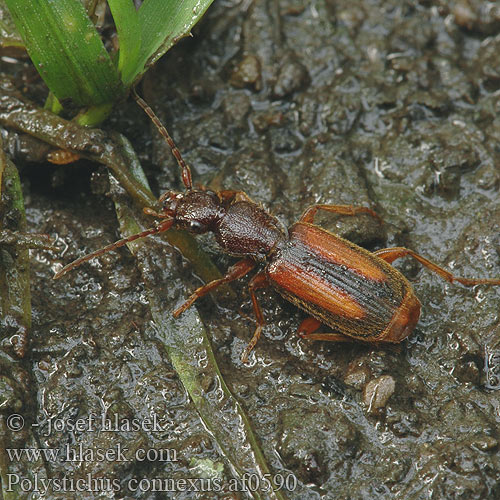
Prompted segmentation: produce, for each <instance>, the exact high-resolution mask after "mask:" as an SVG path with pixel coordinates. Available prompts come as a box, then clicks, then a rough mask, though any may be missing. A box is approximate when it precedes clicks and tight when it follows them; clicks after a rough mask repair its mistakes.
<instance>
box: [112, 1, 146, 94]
mask: <svg viewBox="0 0 500 500" xmlns="http://www.w3.org/2000/svg"><path fill="white" fill-rule="evenodd" d="M108 5H109V8H110V10H111V14H112V15H113V19H114V21H115V26H116V32H117V33H118V39H119V40H120V51H119V53H118V71H119V73H120V76H121V80H122V83H123V84H124V86H125V87H128V86H129V85H130V83H132V80H133V78H134V76H135V74H136V70H137V61H138V58H139V52H140V48H141V29H140V25H139V15H138V13H137V11H136V9H135V6H134V4H133V2H132V0H108Z"/></svg>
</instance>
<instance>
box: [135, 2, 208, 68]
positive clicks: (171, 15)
mask: <svg viewBox="0 0 500 500" xmlns="http://www.w3.org/2000/svg"><path fill="white" fill-rule="evenodd" d="M212 2H213V0H145V1H144V3H143V4H142V5H141V7H140V8H139V12H138V14H139V21H140V26H141V30H142V36H141V40H142V43H141V50H140V53H139V59H138V63H137V71H136V75H135V77H137V76H139V75H141V74H142V73H144V71H145V70H146V69H147V67H148V66H150V65H151V64H153V63H154V62H155V61H157V60H158V59H159V58H160V57H161V56H162V55H163V54H164V53H165V52H166V51H167V50H168V49H170V47H172V45H174V44H175V43H176V42H177V41H179V39H181V38H183V37H185V36H188V35H189V33H190V32H191V28H192V27H193V26H194V25H195V24H196V23H197V22H198V21H199V20H200V18H201V17H202V16H203V14H204V13H205V11H206V10H207V9H208V7H209V6H210V4H211V3H212ZM135 77H134V78H135Z"/></svg>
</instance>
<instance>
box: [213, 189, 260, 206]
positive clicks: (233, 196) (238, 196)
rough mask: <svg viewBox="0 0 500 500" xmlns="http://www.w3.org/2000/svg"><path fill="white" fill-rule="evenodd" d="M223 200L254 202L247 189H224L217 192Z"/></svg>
mask: <svg viewBox="0 0 500 500" xmlns="http://www.w3.org/2000/svg"><path fill="white" fill-rule="evenodd" d="M217 194H218V195H219V196H220V197H221V199H222V201H223V202H227V201H235V202H237V201H248V202H250V203H254V201H253V200H252V199H251V198H250V196H248V195H247V194H246V193H245V191H234V190H229V189H227V190H224V191H219V192H218V193H217Z"/></svg>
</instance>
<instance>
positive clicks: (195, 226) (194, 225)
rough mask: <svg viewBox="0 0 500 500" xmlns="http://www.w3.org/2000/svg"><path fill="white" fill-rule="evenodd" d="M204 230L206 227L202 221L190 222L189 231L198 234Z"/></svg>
mask: <svg viewBox="0 0 500 500" xmlns="http://www.w3.org/2000/svg"><path fill="white" fill-rule="evenodd" d="M203 229H204V225H203V224H202V223H201V222H200V221H197V220H192V221H190V222H189V230H190V231H193V232H195V233H196V232H198V231H202V230H203Z"/></svg>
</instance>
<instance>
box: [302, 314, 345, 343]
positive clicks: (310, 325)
mask: <svg viewBox="0 0 500 500" xmlns="http://www.w3.org/2000/svg"><path fill="white" fill-rule="evenodd" d="M321 325H322V323H321V321H319V320H317V319H316V318H314V317H313V316H310V317H309V318H306V319H305V320H304V321H302V323H301V324H300V325H299V328H298V330H297V334H298V335H299V337H301V338H303V339H307V340H328V341H331V342H354V339H353V338H352V337H349V336H347V335H343V334H342V333H314V332H315V331H316V330H317V329H318V328H319V327H320V326H321Z"/></svg>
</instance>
